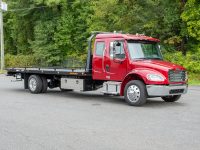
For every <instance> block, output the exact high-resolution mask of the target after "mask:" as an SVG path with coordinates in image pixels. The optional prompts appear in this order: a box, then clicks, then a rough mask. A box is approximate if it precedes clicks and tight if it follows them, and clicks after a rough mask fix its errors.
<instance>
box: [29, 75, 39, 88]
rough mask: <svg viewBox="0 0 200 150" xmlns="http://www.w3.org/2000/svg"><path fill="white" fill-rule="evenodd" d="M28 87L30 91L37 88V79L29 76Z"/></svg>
mask: <svg viewBox="0 0 200 150" xmlns="http://www.w3.org/2000/svg"><path fill="white" fill-rule="evenodd" d="M29 88H30V90H31V91H35V90H36V88H37V81H36V79H34V78H31V79H30V81H29Z"/></svg>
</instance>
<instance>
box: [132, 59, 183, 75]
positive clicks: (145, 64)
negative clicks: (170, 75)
mask: <svg viewBox="0 0 200 150" xmlns="http://www.w3.org/2000/svg"><path fill="white" fill-rule="evenodd" d="M133 65H134V66H135V68H151V69H155V70H158V71H161V72H162V71H168V70H171V69H173V70H174V69H180V70H185V68H183V67H182V66H180V65H176V64H173V63H170V62H167V61H163V60H137V61H134V62H133Z"/></svg>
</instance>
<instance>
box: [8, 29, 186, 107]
mask: <svg viewBox="0 0 200 150" xmlns="http://www.w3.org/2000/svg"><path fill="white" fill-rule="evenodd" d="M93 40H95V42H94V46H92V43H93ZM158 43H159V40H158V39H155V38H152V37H147V36H144V35H130V34H121V33H100V32H96V33H93V34H92V35H91V37H90V38H89V43H88V55H87V62H86V67H85V68H79V69H75V68H62V69H60V68H9V69H7V71H8V75H15V76H16V77H17V78H18V79H19V78H20V79H21V78H22V79H24V87H25V89H29V90H30V92H31V93H36V94H38V93H44V92H46V91H47V88H48V87H49V88H56V87H60V88H61V89H62V90H76V91H92V90H97V89H99V88H102V87H103V88H102V93H104V94H110V95H119V96H124V98H125V100H126V102H127V103H128V104H130V105H134V106H140V105H143V104H145V103H146V100H147V98H150V97H161V98H162V99H163V100H164V101H166V102H174V101H177V100H178V99H179V98H180V97H181V95H182V94H185V93H186V92H187V88H188V85H187V80H188V79H187V72H186V70H185V69H184V68H183V67H182V66H179V65H176V64H173V63H170V62H166V61H164V60H163V57H162V54H161V51H160V49H159V45H158ZM92 47H94V50H92Z"/></svg>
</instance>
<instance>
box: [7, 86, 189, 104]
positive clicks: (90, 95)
mask: <svg viewBox="0 0 200 150" xmlns="http://www.w3.org/2000/svg"><path fill="white" fill-rule="evenodd" d="M9 90H12V91H15V92H18V93H19V92H20V93H28V92H29V91H28V90H24V89H9ZM30 94H31V93H30ZM39 95H44V96H45V95H48V96H54V97H56V98H59V97H62V98H65V97H66V98H72V99H76V100H78V101H82V100H83V101H91V102H94V105H98V104H99V103H101V102H104V103H113V104H120V105H127V104H126V102H125V101H124V98H123V97H119V96H109V95H103V94H101V93H97V92H73V91H72V92H71V91H69V92H61V91H60V90H49V91H48V92H47V93H44V94H39ZM55 100H56V99H55ZM186 105H187V104H186V103H183V102H181V99H180V101H177V102H174V103H167V102H164V101H163V100H162V99H161V98H150V99H148V100H147V103H146V104H145V105H143V106H142V107H150V108H160V107H177V106H179V107H180V106H181V107H183V106H186ZM127 106H128V105H127Z"/></svg>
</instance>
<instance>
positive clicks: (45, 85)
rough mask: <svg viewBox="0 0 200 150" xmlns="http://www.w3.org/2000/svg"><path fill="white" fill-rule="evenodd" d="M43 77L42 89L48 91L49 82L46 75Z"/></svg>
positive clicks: (42, 91) (44, 91)
mask: <svg viewBox="0 0 200 150" xmlns="http://www.w3.org/2000/svg"><path fill="white" fill-rule="evenodd" d="M41 79H42V90H41V93H46V92H47V88H48V82H47V78H46V77H41Z"/></svg>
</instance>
